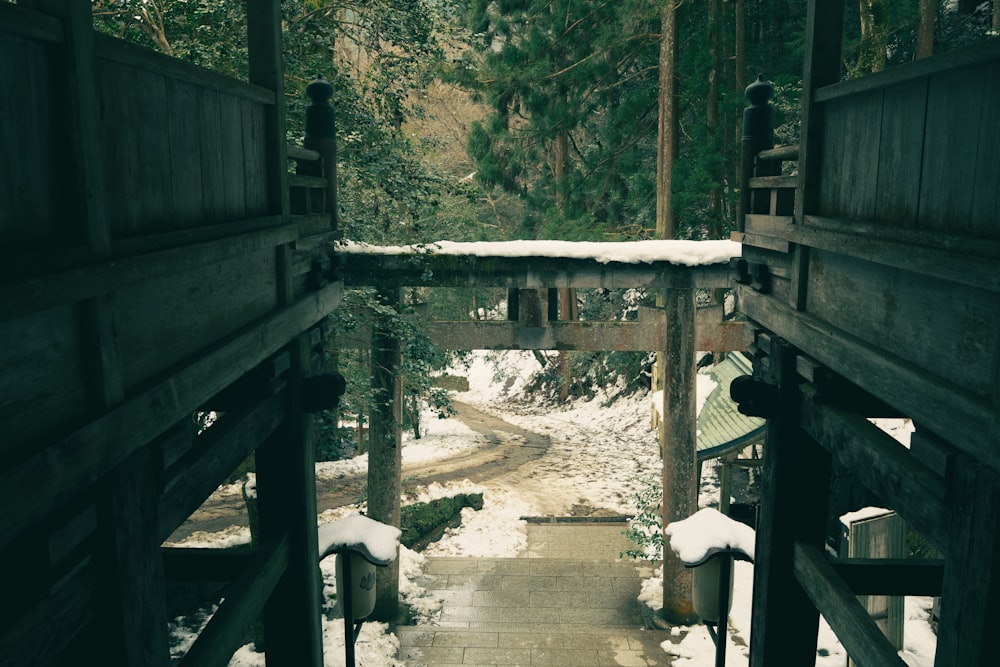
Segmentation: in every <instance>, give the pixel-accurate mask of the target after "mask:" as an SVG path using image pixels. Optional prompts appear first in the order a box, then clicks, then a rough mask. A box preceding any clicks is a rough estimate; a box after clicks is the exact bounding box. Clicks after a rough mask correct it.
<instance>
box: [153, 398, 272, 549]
mask: <svg viewBox="0 0 1000 667" xmlns="http://www.w3.org/2000/svg"><path fill="white" fill-rule="evenodd" d="M284 410H285V394H284V393H281V394H278V395H276V396H272V397H271V398H269V399H267V400H265V401H264V402H262V403H261V404H259V405H257V406H256V407H254V408H253V409H252V410H250V411H248V412H246V413H243V414H233V413H228V414H226V415H223V416H222V417H221V418H220V419H219V421H218V423H216V424H213V425H212V427H211V428H210V429H208V430H207V431H206V432H205V433H203V434H202V435H200V436H198V437H197V438H196V439H195V445H194V446H193V447H192V448H191V450H190V451H189V452H188V453H187V454H186V455H185V456H183V457H182V458H181V460H180V461H179V462H178V463H177V464H176V465H174V466H172V467H171V468H169V469H168V470H167V471H166V472H167V475H168V477H167V479H166V481H165V482H164V489H163V493H162V495H161V496H160V499H159V513H158V514H159V521H158V525H159V535H160V541H163V540H166V539H167V538H168V537H170V535H171V533H173V532H174V530H176V529H177V527H178V526H179V525H181V523H183V522H184V520H185V519H187V517H188V516H190V515H191V513H192V512H194V511H195V510H196V509H198V507H200V506H201V504H202V503H203V502H205V500H206V499H207V498H208V497H209V496H210V495H211V494H212V492H213V491H214V490H215V489H216V488H218V485H219V480H220V479H224V478H225V477H226V475H228V474H229V473H231V472H232V471H233V470H235V469H236V467H237V466H238V465H239V464H240V462H241V461H243V460H245V459H246V458H247V457H248V456H249V455H250V453H251V452H253V450H254V448H256V447H257V445H259V444H260V443H262V442H264V440H265V439H267V438H268V437H269V436H270V435H271V434H272V433H274V431H275V430H277V428H278V427H279V426H280V425H281V422H282V421H283V420H284V418H285V414H284Z"/></svg>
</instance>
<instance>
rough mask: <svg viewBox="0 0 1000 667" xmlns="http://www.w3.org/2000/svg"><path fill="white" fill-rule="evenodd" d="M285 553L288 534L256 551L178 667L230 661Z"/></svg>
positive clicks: (274, 580)
mask: <svg viewBox="0 0 1000 667" xmlns="http://www.w3.org/2000/svg"><path fill="white" fill-rule="evenodd" d="M288 553H289V547H288V538H287V537H284V538H282V539H280V540H276V541H273V542H271V543H269V544H264V545H262V546H261V547H260V548H259V549H258V550H257V553H255V554H254V555H253V556H252V557H251V558H250V560H249V562H247V564H246V567H245V568H244V570H243V572H242V573H241V574H240V576H239V577H238V578H237V579H236V580H235V581H233V583H232V584H230V585H229V586H228V587H227V588H226V590H225V592H224V597H225V600H224V601H223V602H222V604H221V605H219V608H218V610H217V611H216V612H215V614H214V615H213V616H212V619H211V620H210V621H209V622H208V625H206V626H205V628H204V629H203V630H202V631H201V634H200V635H198V639H196V640H195V642H194V644H192V645H191V648H190V649H189V650H188V652H187V654H186V655H185V656H184V658H183V660H182V661H181V667H214V666H215V665H224V664H227V663H228V662H229V659H230V658H232V656H233V653H235V652H236V649H238V648H239V647H240V645H241V644H242V643H243V641H244V637H245V635H246V631H247V628H249V627H250V624H251V623H252V622H253V621H254V620H255V619H256V618H257V617H259V616H260V613H261V611H263V609H264V604H265V603H266V602H267V599H268V597H270V595H271V591H273V590H274V587H275V585H276V584H277V583H278V580H279V579H280V578H281V575H282V574H284V572H285V569H286V568H287V567H288ZM316 613H317V614H318V613H319V610H318V609H317V610H316Z"/></svg>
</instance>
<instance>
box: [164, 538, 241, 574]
mask: <svg viewBox="0 0 1000 667" xmlns="http://www.w3.org/2000/svg"><path fill="white" fill-rule="evenodd" d="M160 555H161V557H162V558H163V574H164V576H165V577H166V578H167V581H233V580H234V579H237V578H239V577H240V575H242V574H243V572H244V570H245V569H246V567H247V564H248V563H249V562H250V560H251V559H252V557H253V551H252V550H251V549H250V547H249V546H247V547H234V548H229V549H219V548H212V549H207V548H193V547H163V548H161V549H160Z"/></svg>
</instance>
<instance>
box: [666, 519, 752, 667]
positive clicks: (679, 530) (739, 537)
mask: <svg viewBox="0 0 1000 667" xmlns="http://www.w3.org/2000/svg"><path fill="white" fill-rule="evenodd" d="M666 539H667V542H668V543H669V544H670V551H671V552H673V553H674V554H675V555H676V556H677V558H679V559H680V561H681V562H682V563H683V564H684V566H685V567H688V568H691V569H692V571H693V572H694V581H693V589H692V597H693V599H694V609H695V612H696V613H697V614H698V616H699V617H700V618H701V620H702V621H704V623H705V625H706V626H707V627H708V630H709V632H710V633H711V634H712V638H713V639H714V640H715V665H716V667H725V664H726V632H727V625H728V620H729V609H730V607H731V605H732V598H733V561H734V560H746V561H750V562H753V556H754V547H755V541H756V535H755V534H754V531H753V529H752V528H750V526H747V525H745V524H742V523H740V522H739V521H735V520H733V519H730V518H729V517H727V516H726V515H725V514H722V513H721V512H719V511H717V510H714V509H711V508H705V509H703V510H699V511H698V512H696V513H695V514H693V515H691V516H690V517H688V518H687V519H684V520H683V521H675V522H674V523H672V524H670V526H669V527H668V528H667V530H666Z"/></svg>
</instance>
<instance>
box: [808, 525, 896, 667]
mask: <svg viewBox="0 0 1000 667" xmlns="http://www.w3.org/2000/svg"><path fill="white" fill-rule="evenodd" d="M793 564H794V571H795V578H796V579H797V580H798V581H799V583H800V584H801V585H802V588H803V589H804V590H805V592H806V595H808V596H809V599H810V600H812V602H813V604H814V605H816V608H817V609H818V610H819V612H820V613H821V614H822V615H823V618H825V619H826V621H827V623H829V624H830V627H831V628H832V629H833V631H834V633H835V634H836V635H837V638H838V639H839V640H840V642H841V643H842V644H843V645H844V648H845V649H847V653H848V655H850V656H851V658H853V659H854V660H855V661H856V662H857V663H858V664H859V665H871V666H876V665H877V666H878V667H905V665H906V663H905V662H903V660H902V658H900V657H899V656H898V655H896V649H895V647H894V646H893V645H892V644H891V643H889V640H888V639H887V638H886V636H885V635H884V634H882V631H881V630H879V629H878V626H877V625H875V621H874V620H872V618H871V616H869V615H868V612H866V611H865V609H864V607H862V606H861V604H860V603H859V602H858V599H857V598H856V597H855V595H854V592H853V591H852V590H851V589H850V588H848V586H847V584H845V583H844V581H843V580H842V579H841V578H840V577H839V576H837V573H836V571H835V570H834V569H833V567H832V566H831V565H830V563H829V562H827V560H826V557H825V556H823V554H822V553H821V552H820V551H819V549H817V548H815V547H811V546H808V545H804V544H802V543H801V542H797V543H796V544H795V557H794V560H793Z"/></svg>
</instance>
